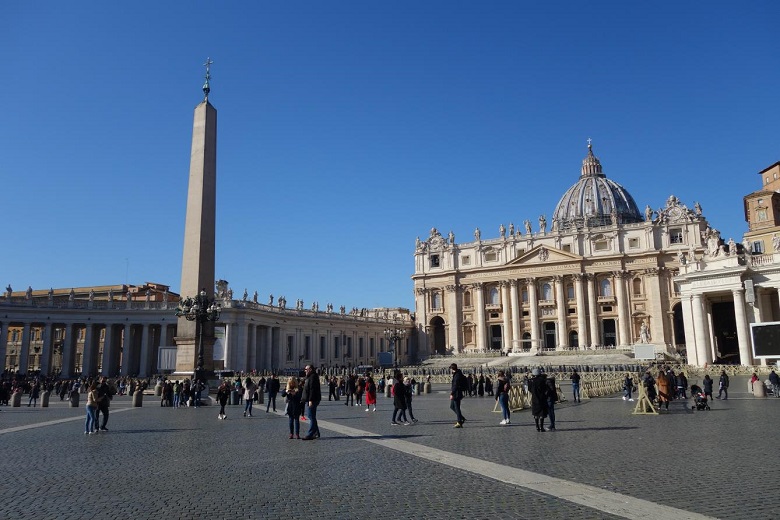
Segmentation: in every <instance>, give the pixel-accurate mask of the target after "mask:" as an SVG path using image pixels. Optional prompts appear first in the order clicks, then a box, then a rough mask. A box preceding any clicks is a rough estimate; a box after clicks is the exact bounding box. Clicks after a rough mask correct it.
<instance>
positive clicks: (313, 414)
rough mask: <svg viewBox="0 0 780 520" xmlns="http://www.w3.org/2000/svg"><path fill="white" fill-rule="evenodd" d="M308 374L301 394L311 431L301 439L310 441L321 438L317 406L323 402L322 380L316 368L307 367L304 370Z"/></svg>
mask: <svg viewBox="0 0 780 520" xmlns="http://www.w3.org/2000/svg"><path fill="white" fill-rule="evenodd" d="M304 372H305V374H306V382H305V383H303V392H302V393H301V402H302V403H303V404H304V406H306V407H307V408H306V410H307V411H308V416H307V419H308V420H309V431H308V432H307V433H306V435H304V436H303V437H301V439H302V440H305V441H310V440H312V439H314V438H318V437H319V436H320V429H319V427H318V425H317V406H319V404H320V401H321V400H322V393H321V390H320V378H319V376H318V375H317V372H316V371H315V370H314V367H313V366H311V365H306V368H305V369H304Z"/></svg>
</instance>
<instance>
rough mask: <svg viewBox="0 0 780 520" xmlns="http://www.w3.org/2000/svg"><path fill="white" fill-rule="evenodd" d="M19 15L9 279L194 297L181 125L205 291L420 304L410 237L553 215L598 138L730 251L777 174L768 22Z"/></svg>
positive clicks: (630, 15) (371, 8) (594, 11)
mask: <svg viewBox="0 0 780 520" xmlns="http://www.w3.org/2000/svg"><path fill="white" fill-rule="evenodd" d="M222 4H227V6H224V5H220V6H217V5H215V4H214V3H207V2H193V1H187V2H183V1H166V2H146V1H140V2H132V3H130V2H22V1H17V2H9V3H6V4H5V6H4V14H3V22H4V23H3V24H2V25H3V27H2V30H0V48H2V49H4V52H3V67H2V69H3V75H2V76H3V79H2V85H3V95H4V98H5V106H4V109H3V111H2V116H1V120H2V122H3V124H2V125H0V182H2V184H1V185H2V187H3V189H2V192H3V201H4V204H3V205H2V208H3V216H4V217H3V222H4V223H5V225H4V226H3V227H4V231H5V233H4V238H5V240H4V241H3V248H2V249H3V250H2V253H1V254H0V283H2V284H3V287H4V286H5V284H8V283H10V284H11V285H12V286H13V288H14V290H23V289H25V288H26V287H27V286H28V285H31V286H32V287H33V288H35V289H44V288H48V287H55V288H60V287H71V286H76V287H77V286H86V285H101V284H115V283H125V282H129V283H132V284H140V283H143V282H145V281H155V282H160V283H166V284H169V285H171V287H172V289H173V290H174V291H178V288H179V284H180V270H181V255H182V243H183V237H182V235H183V229H184V215H185V202H186V191H187V179H188V169H189V152H190V142H191V131H192V111H193V109H194V107H195V105H196V104H197V103H198V102H199V101H200V100H201V98H202V93H201V91H200V88H201V85H202V83H203V74H204V68H203V67H202V63H203V62H204V61H205V59H206V57H207V56H210V57H211V58H212V60H213V61H214V65H213V66H212V71H211V72H212V83H211V86H212V92H211V95H210V100H211V102H212V104H213V105H214V106H215V107H216V108H217V110H218V125H219V137H218V165H217V171H218V181H217V182H218V192H217V205H218V209H217V259H216V266H217V269H216V270H217V277H218V278H224V279H226V280H228V281H229V282H230V284H231V286H232V287H233V288H234V291H235V292H236V293H237V294H241V293H242V292H243V289H244V288H247V289H248V290H249V293H250V294H252V292H253V291H254V290H257V291H258V292H259V293H260V295H261V296H260V298H261V301H265V300H266V299H267V296H268V294H269V293H273V294H274V295H275V296H279V295H284V296H286V298H287V300H288V302H294V301H295V300H296V299H298V298H302V299H303V300H304V302H305V305H306V306H307V307H308V306H309V305H310V304H311V302H312V301H313V300H317V301H319V302H320V305H322V306H324V305H325V304H326V303H327V302H332V303H333V304H334V305H335V306H336V307H338V306H339V305H345V306H346V307H347V308H351V307H353V306H354V307H378V306H405V307H412V306H413V294H412V282H411V280H410V276H411V275H412V271H413V265H414V264H413V250H414V242H415V237H417V236H420V237H422V238H425V237H426V236H427V233H428V231H429V230H430V228H431V227H434V226H435V227H437V228H438V229H439V230H441V231H442V232H443V233H445V234H446V233H447V232H448V231H449V230H452V231H453V232H454V233H455V236H456V240H457V241H469V240H471V239H473V231H474V229H475V228H476V227H479V228H481V230H482V237H483V238H493V237H497V236H498V227H499V225H500V224H502V223H503V224H504V225H507V226H508V224H509V222H514V223H515V224H516V225H517V224H518V223H520V222H522V221H523V220H525V219H530V220H531V221H532V222H535V221H536V218H537V217H538V216H539V215H540V214H546V215H547V217H548V219H549V217H550V214H551V213H552V212H553V209H554V208H555V205H556V204H557V202H558V199H559V198H560V196H561V195H562V194H563V193H564V192H565V191H566V190H567V189H568V188H569V186H571V185H572V184H574V183H575V182H576V181H577V178H578V176H579V173H580V165H581V161H582V159H583V157H584V156H585V154H586V151H587V149H586V139H587V138H589V137H590V138H592V139H593V149H594V152H595V154H596V155H597V156H598V157H599V158H600V160H601V162H602V165H603V167H604V173H605V174H606V175H607V177H609V178H611V179H613V180H614V181H616V182H618V183H620V184H622V185H623V186H624V187H625V188H626V189H627V190H628V191H629V192H630V193H631V194H632V195H633V197H634V199H635V200H636V202H637V204H638V206H639V207H640V208H644V207H645V205H647V204H649V205H651V206H652V207H653V208H659V207H661V206H663V205H664V202H665V200H666V199H667V197H668V196H669V195H671V194H674V195H676V196H678V197H679V198H680V199H681V201H682V202H683V203H684V204H686V205H688V206H689V207H693V204H694V202H695V201H698V202H699V203H700V204H701V205H702V207H703V210H704V215H705V216H706V217H707V218H708V219H709V221H710V223H711V225H712V226H713V227H715V228H717V229H719V230H720V231H721V233H722V236H723V238H724V239H728V238H729V237H732V236H733V237H734V238H735V239H736V240H739V239H740V238H741V236H742V234H743V233H744V232H745V231H746V223H745V222H744V213H743V209H742V197H743V196H744V195H746V194H748V193H750V192H752V191H755V190H757V189H759V188H760V178H759V176H758V174H757V173H758V172H759V171H760V170H762V169H763V168H765V167H767V166H769V165H771V164H773V163H775V162H777V161H779V160H780V149H779V148H778V138H779V136H780V133H779V132H778V130H777V121H778V120H780V117H778V116H779V114H778V99H780V94H778V92H780V91H778V88H777V85H778V84H779V82H778V80H779V79H780V78H778V76H779V75H780V67H778V56H780V53H779V52H778V45H780V44H779V43H778V39H777V34H776V31H777V29H776V27H777V26H778V19H779V18H780V16H778V15H779V14H780V4H776V3H774V2H739V3H737V2H706V3H703V2H654V3H643V2H624V1H612V2H581V1H580V2H560V1H559V2H521V1H500V2H460V1H441V2H439V1H424V2H421V1H394V2H370V1H359V2H347V1H339V2H322V1H318V2H303V1H298V2H273V3H271V2H225V3H222Z"/></svg>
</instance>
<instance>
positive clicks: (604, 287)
mask: <svg viewBox="0 0 780 520" xmlns="http://www.w3.org/2000/svg"><path fill="white" fill-rule="evenodd" d="M600 286H601V296H612V284H611V283H610V282H609V279H607V278H604V279H603V280H601V284H600Z"/></svg>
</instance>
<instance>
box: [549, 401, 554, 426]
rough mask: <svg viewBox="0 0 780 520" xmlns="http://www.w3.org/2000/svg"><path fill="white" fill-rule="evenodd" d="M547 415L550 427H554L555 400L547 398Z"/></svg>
mask: <svg viewBox="0 0 780 520" xmlns="http://www.w3.org/2000/svg"><path fill="white" fill-rule="evenodd" d="M547 417H549V418H550V429H551V430H554V429H555V401H553V400H552V399H548V400H547Z"/></svg>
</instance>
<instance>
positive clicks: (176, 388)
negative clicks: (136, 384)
mask: <svg viewBox="0 0 780 520" xmlns="http://www.w3.org/2000/svg"><path fill="white" fill-rule="evenodd" d="M131 393H132V392H131ZM179 406H181V384H179V380H178V379H177V380H176V382H175V383H173V407H174V408H179Z"/></svg>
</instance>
